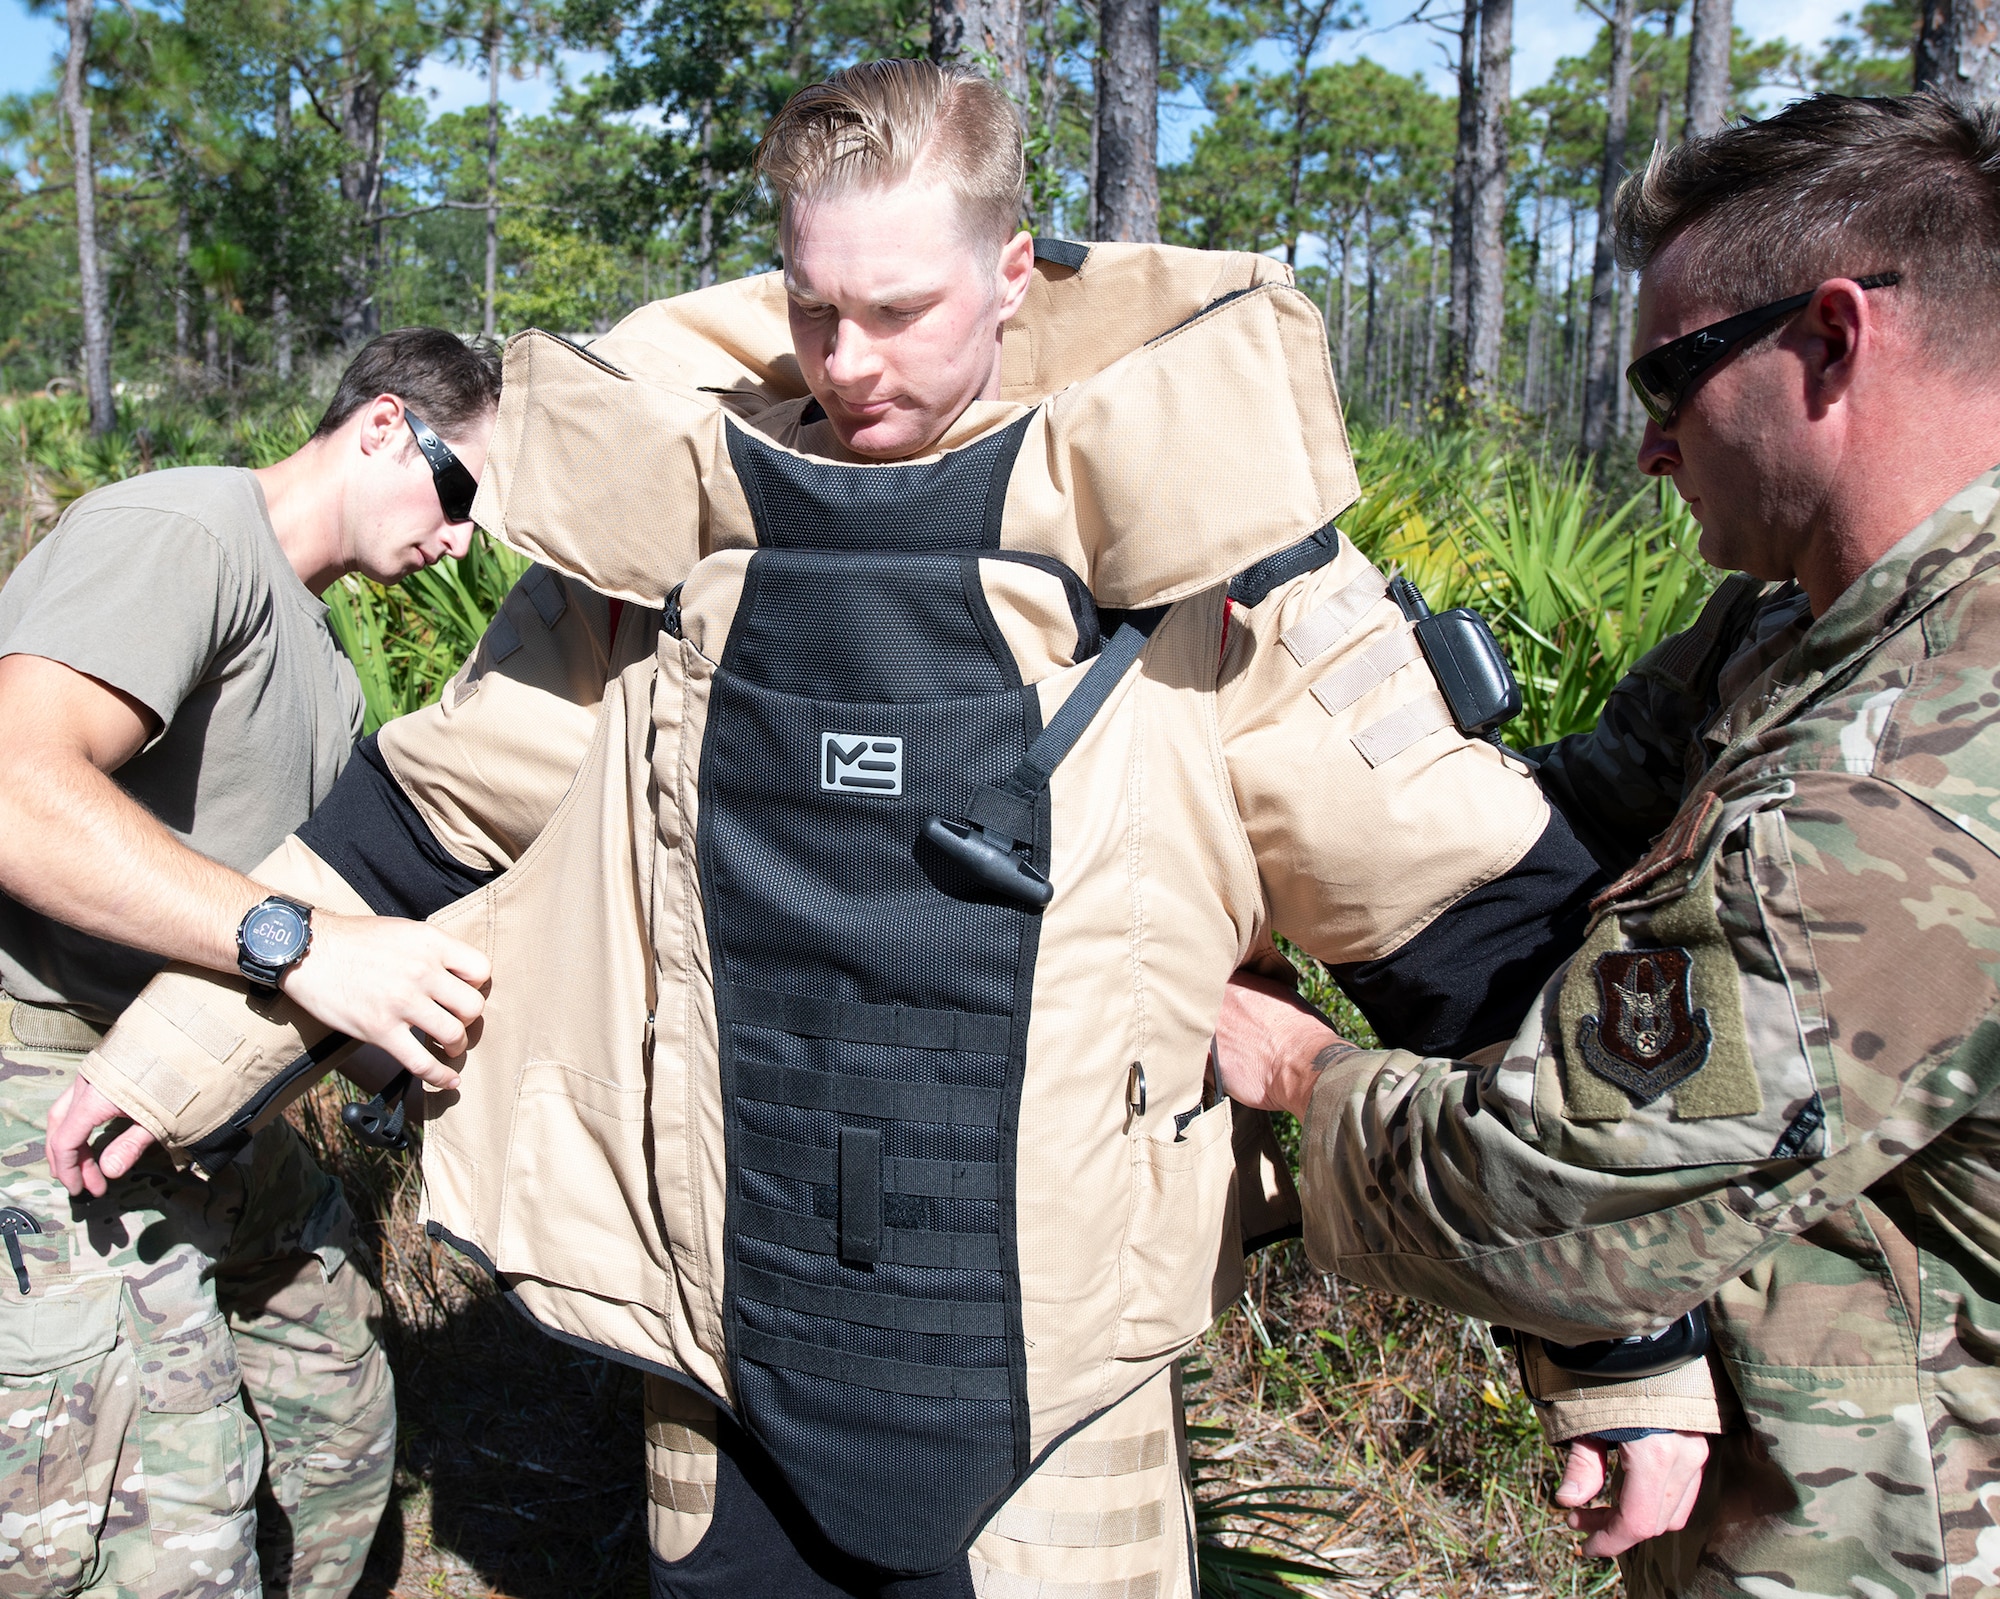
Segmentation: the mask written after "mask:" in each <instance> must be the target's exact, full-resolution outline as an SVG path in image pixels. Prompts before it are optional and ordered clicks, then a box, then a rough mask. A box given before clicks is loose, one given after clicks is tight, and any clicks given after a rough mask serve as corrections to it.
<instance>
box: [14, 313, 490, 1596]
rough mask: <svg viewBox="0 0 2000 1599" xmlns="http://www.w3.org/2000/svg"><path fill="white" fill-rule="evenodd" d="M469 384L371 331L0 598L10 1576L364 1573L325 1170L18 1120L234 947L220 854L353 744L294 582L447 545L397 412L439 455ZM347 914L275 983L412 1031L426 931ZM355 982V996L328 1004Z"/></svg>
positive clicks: (320, 621) (343, 1588) (35, 562)
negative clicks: (143, 1006) (315, 379)
mask: <svg viewBox="0 0 2000 1599" xmlns="http://www.w3.org/2000/svg"><path fill="white" fill-rule="evenodd" d="M498 394H499V364H498V361H497V359H496V358H495V357H494V355H493V354H491V353H489V352H485V351H480V350H474V349H470V348H468V347H467V346H465V345H464V344H463V343H461V342H460V341H459V340H458V339H456V338H454V337H453V336H452V335H450V334H448V333H443V332H439V331H437V330H434V329H422V328H414V329H405V330H403V331H402V332H400V333H395V334H389V335H385V336H384V337H383V338H381V339H379V340H377V341H375V342H374V343H373V344H371V345H370V346H368V347H367V348H366V349H365V350H363V351H362V352H361V353H360V354H359V355H358V356H357V357H356V359H355V361H354V362H353V364H352V365H351V366H350V367H349V369H348V372H347V374H346V376H345V377H343V379H342V381H341V386H340V389H339V391H338V392H337V393H336V395H335V397H334V400H333V403H332V405H331V406H330V407H329V409H328V412H327V416H326V419H325V420H324V421H323V422H322V423H321V426H320V429H319V431H318V432H317V433H316V434H315V436H314V437H313V439H312V440H311V441H310V442H309V443H307V444H306V445H305V446H304V447H303V448H302V449H301V450H299V451H298V452H297V453H296V454H294V455H293V456H291V457H289V458H288V459H286V460H284V461H282V462H279V463H278V464H277V465H275V466H273V467H270V468H266V469H263V470H261V471H258V472H254V473H252V472H246V471H238V470H235V469H230V468H220V467H198V468H185V469H179V470H174V471H166V472H157V473H151V474H148V475H146V476H144V477H141V478H137V479H134V480H131V481H129V482H126V483H122V484H117V485H113V486H112V487H109V488H106V489H101V490H99V491H97V492H95V493H93V494H90V495H87V496H86V497H85V498H84V499H82V500H81V501H79V502H78V503H77V505H75V506H74V507H73V508H72V509H71V510H70V512H69V513H68V514H67V515H66V516H65V517H64V519H63V521H62V523H61V524H60V525H59V526H58V527H57V529H56V530H55V531H54V532H53V533H52V534H50V535H49V537H48V538H47V539H45V540H44V541H43V542H42V543H41V544H40V545H39V546H37V547H36V549H35V550H34V551H32V552H31V553H30V554H29V556H28V557H27V559H26V560H25V561H24V562H23V563H22V565H21V566H20V568H19V569H18V570H17V571H16V572H15V574H14V575H13V577H12V578H11V580H10V581H9V582H8V584H7V587H6V589H5V590H4V591H0V749H5V750H6V751H7V752H8V760H7V762H6V770H4V771H0V1235H4V1241H5V1250H4V1254H5V1257H6V1258H4V1259H0V1595H6V1596H8V1599H17V1596H18V1599H27V1596H30V1595H34V1596H44V1595H55V1594H80V1593H81V1594H93V1595H107V1596H108V1595H118V1596H120V1599H127V1596H130V1599H150V1596H154V1595H158V1596H162V1599H164V1596H167V1595H176V1596H180V1595H198V1596H202V1599H225V1596H233V1595H244V1596H255V1595H257V1594H258V1593H259V1592H260V1590H261V1591H262V1592H263V1593H266V1594H281V1593H290V1594H294V1595H301V1596H304V1595H311V1596H314V1599H338V1596H341V1595H344V1594H346V1593H347V1592H348V1591H349V1590H350V1589H352V1587H353V1586H354V1584H355V1582H356V1581H357V1580H358V1579H359V1577H360V1575H361V1568H362V1564H363V1562H364V1560H365V1559H366V1556H367V1553H368V1548H369V1545H370V1543H371V1542H372V1541H373V1538H374V1535H375V1527H376V1523H377V1522H378V1521H379V1520H380V1518H381V1514H382V1508H383V1505H384V1504H385V1502H386V1500H387V1496H388V1490H389V1485H390V1478H391V1474H392V1472H393V1469H394V1455H395V1404H394V1393H393V1389H392V1386H391V1383H390V1376H389V1368H388V1362H387V1360H386V1358H385V1357H384V1355H383V1352H382V1350H381V1347H380V1346H379V1345H378V1344H377V1342H376V1340H375V1336H374V1333H373V1331H372V1329H371V1326H370V1323H371V1321H372V1320H373V1319H374V1318H376V1317H377V1316H379V1314H380V1308H381V1307H380V1305H379V1303H378V1301H377V1299H376V1296H375V1292H374V1290H373V1289H372V1288H371V1287H370V1286H369V1283H368V1281H367V1279H366V1278H365V1277H364V1276H363V1274H362V1272H361V1271H360V1270H359V1269H358V1268H357V1266H356V1265H355V1264H354V1263H353V1262H352V1261H351V1260H350V1259H349V1251H350V1250H351V1249H352V1248H353V1241H352V1232H351V1229H352V1225H353V1217H352V1216H351V1214H350V1213H349V1211H348V1207H347V1204H346V1201H345V1200H344V1198H343V1197H342V1195H341V1191H340V1185H339V1184H338V1183H337V1182H336V1181H334V1180H333V1179H332V1178H330V1177H328V1176H327V1175H326V1174H325V1173H323V1172H321V1171H320V1170H319V1169H318V1167H317V1166H315V1165H314V1163H313V1160H312V1158H311V1156H310V1155H309V1154H308V1153H307V1151H306V1148H305V1146H304V1144H303V1143H302V1142H301V1141H300V1139H299V1138H298V1136H297V1135H296V1134H295V1133H293V1132H292V1131H291V1129H290V1128H288V1127H287V1126H286V1125H285V1124H284V1123H283V1122H277V1123H274V1124H273V1125H272V1126H270V1127H269V1128H267V1129H265V1130H264V1132H262V1133H260V1134H259V1135H258V1136H257V1138H256V1139H255V1140H253V1141H252V1143H251V1145H250V1147H249V1148H248V1149H247V1150H246V1151H245V1152H244V1154H243V1156H242V1157H241V1158H240V1159H238V1160H237V1161H236V1162H234V1163H233V1164H231V1165H230V1166H229V1167H227V1168H226V1170H224V1171H223V1172H222V1173H221V1175H220V1176H219V1177H218V1178H217V1179H216V1180H215V1181H213V1182H211V1183H204V1182H202V1181H201V1180H199V1179H198V1178H196V1177H194V1176H193V1175H192V1174H186V1173H177V1172H175V1170H174V1169H173V1167H172V1165H171V1163H170V1162H168V1161H167V1160H166V1159H165V1158H164V1156H162V1155H160V1154H159V1153H157V1152H155V1153H153V1154H151V1155H149V1156H147V1157H146V1158H144V1159H142V1160H140V1161H139V1162H138V1163H137V1164H136V1165H133V1164H132V1161H131V1158H130V1155H131V1153H132V1149H131V1141H130V1140H129V1139H128V1140H127V1141H126V1143H125V1145H124V1146H122V1147H121V1146H120V1144H119V1142H118V1136H123V1135H118V1136H114V1138H113V1140H112V1142H111V1145H110V1146H109V1147H108V1148H106V1149H104V1150H100V1151H98V1152H97V1153H96V1155H95V1156H94V1157H93V1158H86V1159H84V1160H83V1161H81V1162H79V1160H78V1159H77V1158H76V1154H75V1152H73V1151H72V1152H71V1154H70V1156H69V1158H68V1159H67V1160H66V1161H65V1160H61V1159H59V1160H57V1161H56V1163H55V1164H56V1168H57V1169H56V1172H55V1173H54V1174H51V1172H50V1171H49V1169H48V1167H47V1166H46V1165H45V1164H44V1158H43V1146H44V1126H45V1124H47V1123H48V1122H49V1121H50V1120H51V1118H52V1117H54V1116H59V1115H60V1114H62V1113H63V1111H64V1110H65V1109H66V1108H67V1107H68V1106H69V1105H71V1104H73V1103H74V1102H75V1101H76V1100H77V1098H78V1096H79V1089H78V1087H77V1086H76V1084H77V1081H78V1079H77V1076H76V1070H77V1067H78V1065H79V1064H80V1063H81V1061H82V1060H83V1058H84V1055H85V1053H86V1052H87V1051H88V1050H90V1049H91V1048H93V1047H94V1046H95V1045H96V1044H97V1043H98V1041H99V1040H100V1039H101V1037H102V1035H103V1029H104V1027H105V1026H106V1025H108V1024H109V1023H110V1022H111V1021H112V1020H113V1019H115V1018H116V1016H117V1015H118V1013H119V1012H120V1011H121V1010H122V1009H123V1008H124V1007H125V1005H126V1004H128V1003H129V1002H130V1001H131V1000H132V999H133V997H134V996H135V995H136V994H137V993H138V991H139V990H140V988H141V987H143V986H144V984H145V983H146V981H147V979H148V978H150V977H151V976H152V975H153V974H154V973H155V972H157V971H158V970H159V969H160V968H161V966H162V965H163V964H164V963H165V961H166V960H167V959H180V960H186V961H191V962H195V963H199V964H204V965H208V966H211V967H218V968H223V969H233V967H234V962H235V958H236V954H237V950H236V937H235V929H236V928H237V926H238V925H239V923H241V922H243V921H245V920H246V917H245V910H246V907H249V906H252V905H254V904H255V903H256V902H257V901H259V900H262V899H263V898H264V896H265V892H266V891H265V890H264V889H263V888H261V887H259V886H258V885H256V884H254V883H252V882H250V881H249V879H247V878H245V877H243V876H242V875H241V871H240V869H241V868H244V867H248V866H250V865H252V864H254V863H255V862H257V861H259V860H261V859H262V858H263V857H264V856H265V855H266V854H267V853H269V851H270V849H271V847H272V846H273V845H274V844H275V843H277V841H278V840H279V839H281V838H282V837H284V835H285V834H286V833H288V832H290V831H291V830H292V829H293V828H295V827H297V826H298V825H299V824H300V823H302V822H303V821H304V820H305V819H306V817H307V815H308V814H309V812H310V811H311V810H312V809H313V807H314V806H316V805H317V804H318V803H319V801H320V800H322V799H324V798H325V796H326V794H327V791H328V790H329V789H330V788H331V787H332V786H333V782H334V779H335V778H336V777H337V776H338V775H339V773H340V771H341V769H342V767H343V766H345V764H346V763H347V759H348V756H349V754H350V753H351V751H352V750H353V747H354V741H355V739H356V738H357V737H358V736H359V734H360V732H361V725H362V700H361V688H360V683H359V681H358V680H357V678H356V677H355V673H354V668H353V667H352V666H351V665H350V664H349V663H348V662H347V660H346V659H345V658H344V657H343V656H342V655H341V653H340V651H339V649H338V647H337V646H336V645H335V643H334V640H333V638H332V636H331V634H330V632H329V631H328V628H327V622H326V607H325V605H324V604H323V603H322V602H321V601H320V599H319V598H318V595H319V594H320V593H321V591H323V590H324V589H325V588H326V587H327V586H328V585H329V584H330V583H331V582H333V581H334V579H336V578H337V577H339V576H340V575H341V574H342V573H343V572H346V571H354V570H360V571H364V572H366V573H368V574H369V575H370V576H371V577H375V578H377V579H379V580H381V581H385V582H393V581H394V580H395V579H397V578H399V577H401V576H403V575H405V574H406V573H408V572H411V571H414V570H416V569H417V568H418V567H420V566H423V565H425V564H427V563H428V562H430V561H433V560H435V559H437V558H438V556H439V555H441V554H443V553H446V552H447V551H449V552H451V553H462V552H463V550H464V548H465V542H466V539H467V538H468V537H469V534H470V524H469V523H467V522H465V521H462V520H461V521H457V522H454V521H453V520H452V519H451V512H450V511H449V510H448V508H447V506H446V504H445V500H446V498H447V491H446V488H445V486H444V480H443V479H442V478H439V479H435V480H434V475H433V467H432V465H431V464H429V463H428V462H427V459H426V454H425V453H420V452H419V449H418V448H417V445H418V443H419V442H423V441H422V440H421V438H419V439H414V440H413V438H412V436H411V435H412V433H413V431H414V425H413V424H412V423H411V422H410V421H409V420H408V419H409V418H411V417H414V416H416V415H417V414H418V412H419V410H421V412H422V413H423V414H424V415H425V417H426V419H427V420H428V421H430V422H432V423H434V424H435V426H436V429H437V430H438V431H439V432H441V433H442V434H443V435H445V436H447V437H448V438H449V440H450V447H453V448H455V450H456V452H457V453H458V454H459V455H461V456H462V457H463V458H464V460H463V461H461V463H460V470H461V472H466V473H469V472H471V471H476V470H477V469H478V468H479V466H480V464H481V463H482V462H483V460H484V455H485V442H486V438H487V436H488V434H489V433H490V432H491V430H492V426H493V412H494V407H495V404H496V401H497V399H498ZM405 398H407V401H408V409H407V411H406V409H405ZM468 463H469V465H468ZM459 486H460V488H461V490H462V491H463V497H464V498H466V499H468V500H469V498H470V493H471V480H470V478H469V476H468V477H467V478H466V480H465V482H464V483H462V484H460V485H459ZM458 515H459V516H461V517H462V516H463V515H464V512H463V510H460V511H459V512H458ZM347 920H349V921H352V922H355V923H357V925H354V926H348V925H344V924H343V919H341V918H333V917H325V918H320V919H317V920H316V921H315V924H314V930H315V933H316V934H317V935H319V939H323V940H324V942H323V943H321V946H320V948H319V949H318V951H317V952H316V953H315V954H314V956H313V959H312V960H310V961H308V962H306V963H305V964H303V965H300V966H298V967H295V968H294V969H293V971H292V972H291V973H290V974H288V977H287V980H286V983H285V988H286V992H287V993H288V994H290V995H291V996H292V997H293V998H295V999H298V1000H299V1002H300V1003H302V1004H307V1005H316V1006H318V1007H319V1008H321V1009H327V1010H331V1011H333V1012H335V1013H336V1014H337V1013H339V1012H340V1011H342V1010H346V1011H347V1012H349V1013H350V1015H349V1020H350V1021H359V1022H360V1023H361V1024H362V1027H363V1029H364V1032H365V1033H367V1034H370V1035H373V1036H375V1037H376V1038H378V1039H381V1038H384V1037H387V1038H389V1040H390V1041H391V1042H395V1043H397V1044H398V1045H399V1047H401V1048H404V1049H410V1048H412V1047H414V1040H412V1038H411V1036H410V1034H409V1031H408V1028H409V1025H410V1023H411V1021H413V1020H421V1019H423V1018H424V1017H425V1016H427V1015H428V1014H429V1013H428V1012H427V1011H426V1010H424V1009H423V1008H422V1005H421V1003H419V1002H418V999H417V994H418V991H419V990H421V989H422V988H423V986H424V984H425V983H426V982H428V981H430V980H431V979H433V978H434V977H436V976H437V973H436V971H435V970H433V967H434V966H436V965H437V964H439V963H440V962H441V960H444V959H449V958H451V953H450V951H449V949H448V948H447V947H446V946H448V945H449V944H450V943H451V941H449V940H445V939H443V937H442V935H440V934H437V933H435V932H434V931H433V930H431V929H428V928H424V927H420V926H414V925H412V924H409V923H400V922H392V921H388V920H381V921H380V922H379V925H358V924H359V923H361V922H363V921H365V922H367V923H370V924H374V923H376V922H377V919H374V918H367V919H347ZM328 933H330V934H331V935H332V936H331V937H330V938H328V937H326V936H325V935H327V934H328ZM316 942H319V940H316ZM465 953H466V954H468V955H469V954H471V952H470V951H467V952H465ZM378 963H379V964H380V965H381V966H383V967H387V968H393V969H396V970H398V971H400V972H401V973H402V975H401V976H400V977H399V978H398V979H396V980H394V981H385V980H383V979H382V978H381V976H380V973H379V972H378V970H377V966H378ZM308 973H310V977H308V975H307V974H308ZM315 985H317V986H315ZM329 985H331V987H329ZM363 989H366V990H369V991H370V992H371V995H372V997H371V998H370V999H369V1000H367V1001H366V1002H365V1003H363V1004H361V1005H360V1006H359V1008H357V1005H356V1003H355V1002H353V1001H350V1000H346V999H343V998H342V997H341V995H342V994H344V993H345V992H347V991H350V990H351V991H355V992H359V991H361V990H363ZM330 995H331V996H332V997H333V1002H332V1003H329V996H330ZM363 1010H366V1011H368V1012H370V1014H368V1015H363V1014H361V1011H363ZM436 1030H437V1031H439V1032H444V1031H446V1029H443V1028H441V1027H440V1028H438V1029H436ZM397 1032H400V1035H401V1036H400V1038H399V1039H398V1038H395V1037H393V1035H394V1034H395V1033H397ZM87 1087H88V1085H87V1084H85V1085H83V1089H84V1090H87ZM58 1179H61V1180H58ZM72 1195H75V1196H76V1197H75V1198H74V1199H73V1198H72Z"/></svg>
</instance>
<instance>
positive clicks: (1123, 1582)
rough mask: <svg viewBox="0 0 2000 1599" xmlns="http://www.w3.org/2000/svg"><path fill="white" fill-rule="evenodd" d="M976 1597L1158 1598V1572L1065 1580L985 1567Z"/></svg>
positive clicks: (995, 1598)
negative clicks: (1097, 1580)
mask: <svg viewBox="0 0 2000 1599" xmlns="http://www.w3.org/2000/svg"><path fill="white" fill-rule="evenodd" d="M977 1580H978V1583H979V1599H1160V1574H1159V1573H1158V1572H1157V1571H1149V1572H1147V1573H1146V1574H1145V1575H1144V1576H1142V1577H1112V1578H1109V1579H1107V1580H1105V1581H1100V1582H1065V1581H1064V1580H1063V1579H1062V1578H1060V1577H1022V1576H1017V1575H1016V1574H1015V1573H1013V1572H1011V1571H995V1570H994V1569H993V1568H992V1567H991V1566H988V1567H986V1568H985V1570H984V1571H983V1572H981V1574H980V1576H979V1578H978V1579H977Z"/></svg>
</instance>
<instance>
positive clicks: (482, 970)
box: [431, 928, 493, 1019]
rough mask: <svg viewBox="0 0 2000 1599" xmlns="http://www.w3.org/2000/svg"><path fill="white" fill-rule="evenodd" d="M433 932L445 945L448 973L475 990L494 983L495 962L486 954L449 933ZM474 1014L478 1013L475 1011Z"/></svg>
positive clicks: (444, 953) (445, 963)
mask: <svg viewBox="0 0 2000 1599" xmlns="http://www.w3.org/2000/svg"><path fill="white" fill-rule="evenodd" d="M431 931H432V932H433V933H436V934H437V937H438V938H439V939H440V940H442V942H443V944H444V951H443V960H444V965H445V969H446V970H447V971H449V972H451V973H452V974H453V975H454V976H456V977H458V978H460V979H461V980H462V981H464V982H465V983H466V984H468V985H469V986H470V987H473V988H484V987H485V986H486V985H487V984H488V983H490V982H492V981H493V962H492V961H490V960H488V959H487V958H486V956H485V955H484V953H482V952H481V951H479V950H476V949H474V948H473V947H472V946H471V945H470V944H465V943H461V942H460V941H459V940H457V939H455V938H453V937H452V936H451V935H450V934H449V933H438V932H437V929H436V928H432V929H431ZM474 1014H475V1015H476V1014H478V1013H477V1012H476V1011H475V1012H474ZM468 1019H469V1018H468Z"/></svg>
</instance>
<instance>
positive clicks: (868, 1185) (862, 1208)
mask: <svg viewBox="0 0 2000 1599" xmlns="http://www.w3.org/2000/svg"><path fill="white" fill-rule="evenodd" d="M840 1258H841V1259H842V1260H844V1261H846V1262H847V1263H848V1264H849V1265H855V1266H867V1265H872V1264H873V1263H874V1262H875V1261H877V1260H880V1259H881V1258H882V1130H881V1129H880V1128H879V1127H842V1128H841V1129H840Z"/></svg>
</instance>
